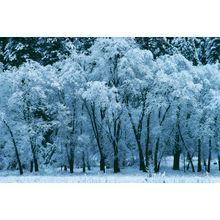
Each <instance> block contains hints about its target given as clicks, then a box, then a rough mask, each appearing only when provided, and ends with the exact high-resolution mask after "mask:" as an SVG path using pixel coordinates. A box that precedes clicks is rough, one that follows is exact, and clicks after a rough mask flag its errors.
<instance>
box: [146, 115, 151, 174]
mask: <svg viewBox="0 0 220 220" xmlns="http://www.w3.org/2000/svg"><path fill="white" fill-rule="evenodd" d="M150 116H151V113H149V114H148V117H147V137H146V146H145V160H146V162H145V163H146V169H147V171H148V170H149V144H150Z"/></svg>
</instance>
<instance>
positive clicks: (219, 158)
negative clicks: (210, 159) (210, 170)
mask: <svg viewBox="0 0 220 220" xmlns="http://www.w3.org/2000/svg"><path fill="white" fill-rule="evenodd" d="M218 170H220V156H218Z"/></svg>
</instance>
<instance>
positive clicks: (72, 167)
mask: <svg viewBox="0 0 220 220" xmlns="http://www.w3.org/2000/svg"><path fill="white" fill-rule="evenodd" d="M69 166H70V173H73V170H74V166H73V160H70V161H69Z"/></svg>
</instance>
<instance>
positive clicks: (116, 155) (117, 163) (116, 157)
mask: <svg viewBox="0 0 220 220" xmlns="http://www.w3.org/2000/svg"><path fill="white" fill-rule="evenodd" d="M113 148H114V173H119V172H120V168H119V159H118V146H117V143H116V141H113Z"/></svg>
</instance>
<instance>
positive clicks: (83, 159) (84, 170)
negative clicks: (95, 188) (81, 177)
mask: <svg viewBox="0 0 220 220" xmlns="http://www.w3.org/2000/svg"><path fill="white" fill-rule="evenodd" d="M82 166H83V173H85V172H86V163H85V153H84V152H83V154H82Z"/></svg>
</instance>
